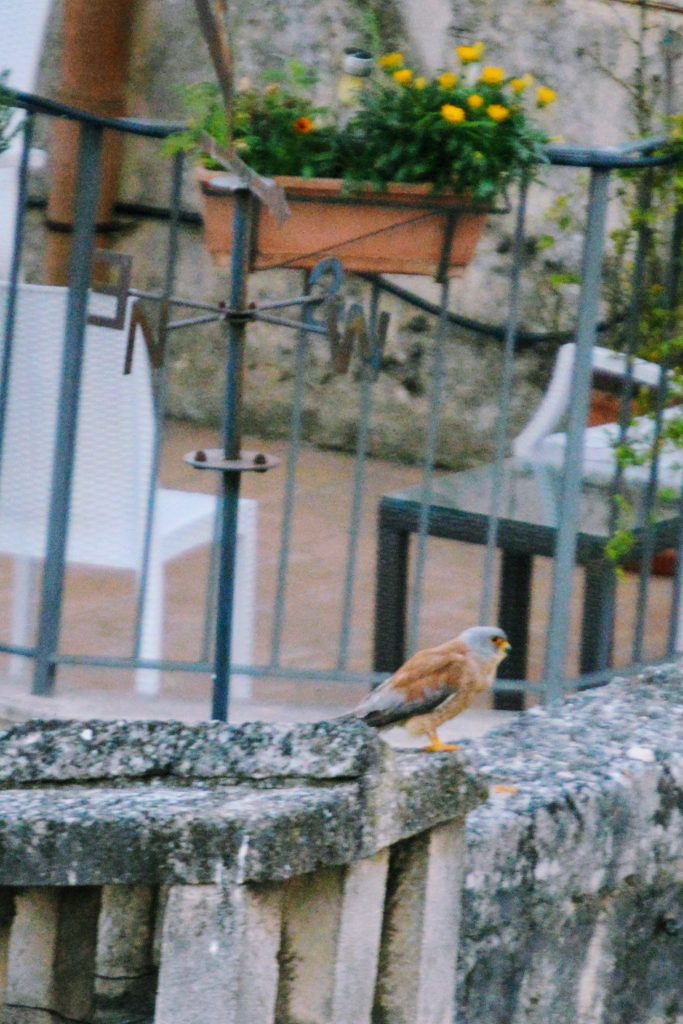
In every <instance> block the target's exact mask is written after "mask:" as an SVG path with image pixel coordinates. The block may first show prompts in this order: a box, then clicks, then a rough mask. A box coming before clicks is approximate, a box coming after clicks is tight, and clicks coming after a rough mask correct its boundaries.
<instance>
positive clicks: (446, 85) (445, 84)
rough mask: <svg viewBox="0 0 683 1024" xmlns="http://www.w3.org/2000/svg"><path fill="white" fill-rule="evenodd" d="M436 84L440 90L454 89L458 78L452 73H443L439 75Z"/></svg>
mask: <svg viewBox="0 0 683 1024" xmlns="http://www.w3.org/2000/svg"><path fill="white" fill-rule="evenodd" d="M437 82H438V83H439V85H440V86H441V88H442V89H455V87H456V85H457V84H458V76H457V75H454V74H453V72H452V71H444V73H443V74H442V75H439V77H438V78H437Z"/></svg>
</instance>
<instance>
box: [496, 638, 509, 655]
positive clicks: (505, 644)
mask: <svg viewBox="0 0 683 1024" xmlns="http://www.w3.org/2000/svg"><path fill="white" fill-rule="evenodd" d="M494 643H495V645H496V647H497V648H498V655H499V657H500V658H501V659H502V658H504V657H505V656H506V655H507V654H509V653H510V651H511V650H512V644H511V643H509V641H507V640H505V638H504V637H502V636H498V637H496V639H495V641H494Z"/></svg>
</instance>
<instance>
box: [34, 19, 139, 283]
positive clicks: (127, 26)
mask: <svg viewBox="0 0 683 1024" xmlns="http://www.w3.org/2000/svg"><path fill="white" fill-rule="evenodd" d="M136 6H137V0H65V2H64V20H63V43H62V46H63V48H62V63H61V83H60V86H59V92H58V97H57V98H58V99H59V100H60V101H61V102H63V103H67V104H69V105H70V106H73V107H77V108H79V109H80V110H87V111H88V112H89V113H92V114H99V115H102V116H106V117H121V116H123V115H124V114H125V112H126V82H127V76H128V65H129V57H130V47H131V38H132V24H133V17H134V14H135V8H136ZM77 134H78V129H77V126H75V125H73V124H72V123H70V122H68V121H66V120H60V119H55V121H54V123H53V125H52V134H51V140H50V168H51V189H50V198H49V203H48V211H47V223H48V227H50V228H52V229H53V230H51V231H50V232H48V242H47V248H46V254H45V268H44V269H45V280H46V281H47V282H48V283H49V284H66V283H67V278H68V267H69V252H70V250H71V232H72V229H73V208H74V197H75V191H76V165H77V157H78V137H77ZM122 141H123V136H122V135H120V133H118V132H106V133H105V139H104V150H103V154H102V178H101V186H100V195H99V201H98V206H97V213H96V230H97V232H99V233H100V234H101V233H102V232H106V230H107V229H110V228H111V226H112V221H113V207H114V203H115V202H116V198H117V193H118V181H119V169H120V164H121V153H122Z"/></svg>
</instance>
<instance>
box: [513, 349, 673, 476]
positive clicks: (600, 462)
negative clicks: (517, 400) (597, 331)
mask: <svg viewBox="0 0 683 1024" xmlns="http://www.w3.org/2000/svg"><path fill="white" fill-rule="evenodd" d="M575 354H576V345H575V344H573V343H570V344H567V345H562V346H561V347H560V349H559V350H558V353H557V359H556V361H555V366H554V368H553V373H552V377H551V379H550V383H549V385H548V389H547V391H546V393H545V395H544V396H543V398H542V400H541V403H540V405H539V406H538V408H537V410H536V412H535V413H534V415H533V416H532V418H531V419H530V421H529V422H528V423H527V425H526V427H525V428H524V430H522V432H521V433H520V434H519V435H518V436H517V437H516V438H515V440H514V441H513V443H512V451H513V454H514V455H515V456H516V457H517V458H519V459H522V460H524V461H527V462H530V463H533V464H534V465H538V464H546V465H554V466H561V465H562V464H563V463H564V453H565V446H566V442H567V437H566V434H565V433H564V431H558V430H556V428H557V427H558V426H559V424H560V423H561V421H562V419H563V417H564V416H565V415H566V413H567V411H568V409H569V401H570V397H571V382H572V373H573V370H574V359H575ZM592 370H593V375H594V376H597V377H603V378H605V377H607V378H612V379H613V380H615V381H620V382H623V381H625V380H626V377H627V358H626V356H625V355H624V354H623V353H621V352H613V351H611V350H610V349H607V348H602V347H600V346H598V345H596V346H595V347H594V349H593V363H592ZM660 374H661V367H659V366H658V365H657V364H656V363H650V362H648V361H647V360H645V359H634V360H633V368H632V380H633V382H634V384H635V385H638V386H645V387H649V388H657V387H658V386H659V381H660ZM680 415H681V409H680V407H673V408H670V409H667V410H665V413H664V416H665V418H669V417H672V416H680ZM652 430H653V423H652V419H651V418H650V417H647V416H640V417H636V418H635V419H634V420H633V421H632V423H631V424H630V425H629V429H628V439H629V442H630V443H631V445H632V447H633V448H634V449H635V450H636V451H638V450H641V451H642V452H643V453H647V451H648V448H649V444H650V441H651V438H652ZM618 437H619V426H618V424H617V423H616V422H615V423H605V424H603V425H601V426H595V427H587V428H586V430H585V431H584V451H583V471H584V476H585V477H586V479H587V480H592V481H594V482H595V483H607V482H609V481H610V480H611V479H613V477H614V472H615V464H616V456H615V443H616V442H617V440H618ZM658 469H659V481H660V485H661V486H662V487H664V486H666V487H677V488H678V487H680V486H681V483H683V452H681V450H680V449H679V448H676V447H675V446H674V445H672V444H667V443H665V444H664V445H663V447H662V450H661V451H660V455H659V463H658ZM649 473H650V467H649V464H648V463H647V462H646V463H644V464H643V465H642V466H628V467H627V468H626V469H625V470H624V479H625V480H626V481H627V482H628V483H630V484H632V485H642V484H645V483H646V482H647V480H648V477H649Z"/></svg>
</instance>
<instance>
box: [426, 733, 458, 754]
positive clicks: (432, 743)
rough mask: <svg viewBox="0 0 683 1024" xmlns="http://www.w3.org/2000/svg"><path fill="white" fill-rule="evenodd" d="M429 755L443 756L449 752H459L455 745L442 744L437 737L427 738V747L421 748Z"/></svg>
mask: <svg viewBox="0 0 683 1024" xmlns="http://www.w3.org/2000/svg"><path fill="white" fill-rule="evenodd" d="M422 749H423V750H425V751H428V752H429V753H430V754H443V753H448V752H449V751H451V750H460V747H459V746H458V745H457V743H442V742H441V740H440V739H439V737H438V736H430V737H429V746H427V747H423V748H422Z"/></svg>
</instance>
